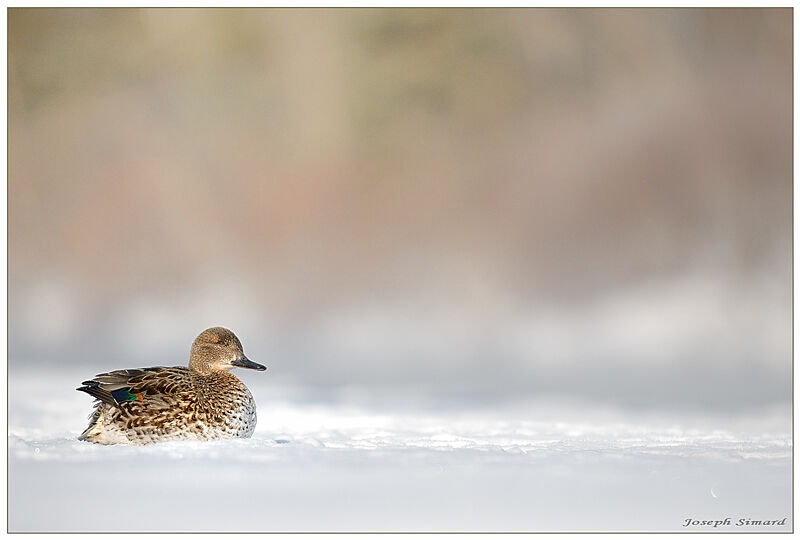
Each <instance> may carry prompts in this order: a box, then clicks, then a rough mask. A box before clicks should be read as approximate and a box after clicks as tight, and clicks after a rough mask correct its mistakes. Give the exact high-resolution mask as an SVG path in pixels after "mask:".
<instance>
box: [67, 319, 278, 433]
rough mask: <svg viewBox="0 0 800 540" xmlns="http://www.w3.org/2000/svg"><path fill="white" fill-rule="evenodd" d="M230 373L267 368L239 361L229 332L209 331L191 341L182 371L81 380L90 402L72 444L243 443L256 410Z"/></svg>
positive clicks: (238, 343) (161, 370)
mask: <svg viewBox="0 0 800 540" xmlns="http://www.w3.org/2000/svg"><path fill="white" fill-rule="evenodd" d="M233 368H244V369H252V370H256V371H264V370H266V369H267V368H266V366H263V365H261V364H257V363H256V362H253V361H251V360H250V359H249V358H247V356H245V354H244V349H243V347H242V342H241V341H239V338H237V337H236V335H235V334H234V333H233V332H232V331H230V330H228V329H227V328H223V327H220V326H216V327H213V328H208V329H207V330H204V331H203V332H202V333H201V334H200V335H198V336H197V338H196V339H195V340H194V343H193V344H192V349H191V354H190V357H189V366H188V367H184V366H176V367H149V368H136V369H119V370H116V371H109V372H108V373H101V374H99V375H97V376H96V377H95V378H93V379H91V380H88V381H83V382H82V383H81V384H82V385H83V386H81V387H79V388H77V390H78V391H80V392H86V393H87V394H89V395H90V396H92V397H94V398H95V402H94V410H93V412H92V413H91V414H90V416H89V426H88V427H87V428H86V429H85V430H84V431H83V433H81V435H80V436H79V437H78V439H79V440H81V441H88V442H92V443H98V444H105V445H113V444H129V445H145V444H151V443H157V442H162V441H175V440H187V439H188V440H211V439H233V438H248V437H251V436H252V435H253V432H254V431H255V428H256V420H257V418H256V403H255V400H254V399H253V395H252V394H251V393H250V390H248V388H247V386H245V384H244V383H243V382H242V381H241V380H240V379H239V378H238V377H236V375H233V374H232V373H230V371H231V369H233Z"/></svg>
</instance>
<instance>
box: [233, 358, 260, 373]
mask: <svg viewBox="0 0 800 540" xmlns="http://www.w3.org/2000/svg"><path fill="white" fill-rule="evenodd" d="M231 365H234V366H236V367H240V368H245V369H255V370H256V371H264V370H265V369H267V366H262V365H261V364H256V363H255V362H251V361H250V359H249V358H247V357H246V356H242V357H241V358H239V359H238V360H234V361H233V362H231Z"/></svg>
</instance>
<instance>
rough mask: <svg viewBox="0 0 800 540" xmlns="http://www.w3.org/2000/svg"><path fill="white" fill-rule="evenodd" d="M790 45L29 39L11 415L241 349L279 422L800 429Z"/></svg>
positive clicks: (19, 78) (235, 22)
mask: <svg viewBox="0 0 800 540" xmlns="http://www.w3.org/2000/svg"><path fill="white" fill-rule="evenodd" d="M792 47H793V43H792V10H791V9H708V10H701V9H385V10H381V9H354V10H348V9H336V10H334V9H297V10H290V9H259V10H240V9H230V10H229V9H18V8H12V9H9V11H8V51H9V57H8V61H9V64H8V66H9V67H8V75H9V86H8V92H9V102H8V108H9V116H8V119H9V126H8V129H9V137H8V141H9V147H8V157H9V161H8V163H9V165H8V175H9V176H8V204H9V208H8V231H9V375H10V383H11V386H12V387H13V383H14V379H15V375H16V374H19V373H22V372H31V371H36V370H39V371H41V372H42V373H47V372H48V371H49V372H60V373H64V372H65V371H66V372H69V374H70V377H71V378H72V379H74V381H75V383H76V384H77V383H79V382H80V381H81V380H83V379H85V378H87V377H88V376H91V375H93V374H95V373H97V372H100V371H105V370H109V369H116V368H123V367H137V366H146V365H157V364H167V365H175V364H185V362H186V361H187V359H188V351H189V346H190V344H191V341H192V340H193V339H194V337H195V336H196V335H197V334H198V333H199V332H200V331H202V330H203V329H204V328H206V327H209V326H213V325H224V326H227V327H229V328H231V329H233V330H234V331H235V332H236V333H237V334H238V335H239V337H240V338H241V340H242V342H243V343H244V346H245V350H246V352H247V353H248V356H250V358H252V359H253V360H255V361H257V362H261V363H265V364H267V365H268V366H269V368H270V370H269V371H268V372H267V374H266V375H265V376H255V375H252V374H244V375H243V377H246V381H247V383H248V385H250V386H251V388H253V390H254V394H255V395H256V396H259V395H261V396H264V395H269V396H271V397H276V396H283V397H286V398H287V399H292V400H299V401H302V400H313V401H317V402H323V403H324V402H331V403H332V402H366V403H372V404H375V405H376V406H395V405H404V404H413V405H420V404H422V405H423V406H431V407H433V406H437V407H438V406H441V407H462V406H483V405H490V404H492V403H499V402H506V401H514V400H520V401H524V400H527V399H531V398H534V397H541V396H552V397H559V398H567V399H577V400H583V401H586V402H589V403H597V404H611V405H616V406H621V407H628V408H632V409H636V410H639V409H659V410H689V411H693V410H696V411H708V410H714V411H723V412H726V413H731V414H744V413H745V412H747V411H753V410H756V409H759V408H764V407H767V408H768V407H782V408H785V410H786V412H787V414H788V411H789V410H790V409H789V407H790V404H791V389H792V386H791V362H792V349H791V346H792V328H791V315H792V311H791V310H792V297H791V292H792V290H791V285H792V282H791V279H792V274H791V263H792V259H791V256H792V252H791V249H792V248H791V223H792V198H791V195H792V96H793V94H792ZM73 374H74V375H73ZM50 392H52V389H50ZM65 392H72V393H74V392H73V389H72V388H71V387H70V388H68V389H65ZM75 394H77V393H75ZM70 397H71V398H73V396H70ZM80 397H81V396H77V395H76V396H74V399H80ZM87 409H88V402H87Z"/></svg>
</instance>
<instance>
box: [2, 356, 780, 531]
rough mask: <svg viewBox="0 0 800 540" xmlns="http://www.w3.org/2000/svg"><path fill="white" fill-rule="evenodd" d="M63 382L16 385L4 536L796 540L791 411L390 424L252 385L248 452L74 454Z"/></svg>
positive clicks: (518, 412) (72, 417)
mask: <svg viewBox="0 0 800 540" xmlns="http://www.w3.org/2000/svg"><path fill="white" fill-rule="evenodd" d="M72 378H74V376H73V375H70V374H68V373H66V372H60V371H57V370H55V371H51V372H50V373H49V374H43V373H42V372H40V371H33V370H30V371H29V372H26V371H24V370H14V371H12V373H11V374H10V378H9V381H10V394H9V468H8V473H9V476H8V482H9V503H8V504H9V518H8V519H9V525H8V527H9V530H10V531H12V532H23V531H35V532H47V531H102V532H122V531H141V532H145V531H272V532H275V531H279V532H290V531H307V532H314V531H427V532H436V531H686V530H694V531H704V530H716V531H719V530H726V531H743V530H746V531H748V532H751V531H755V530H769V531H783V532H786V531H789V530H791V529H792V514H791V489H792V482H791V455H792V445H791V434H790V420H789V418H788V417H787V414H788V412H789V411H788V410H787V409H788V407H786V408H778V409H775V410H763V411H755V412H754V413H753V414H751V415H750V416H747V417H744V416H733V417H722V416H712V415H706V416H704V417H703V418H698V416H697V415H696V414H693V415H686V414H683V415H682V414H678V413H674V412H672V413H658V414H655V413H641V412H633V411H630V410H614V409H608V408H604V407H600V406H598V405H597V404H586V403H584V404H580V403H565V402H561V401H558V400H556V399H550V398H548V399H544V400H539V401H535V402H534V401H530V402H526V403H513V404H507V405H502V406H500V405H498V406H492V407H490V406H483V407H478V406H472V407H469V406H462V407H459V408H458V409H452V408H451V409H448V408H444V407H439V408H427V407H418V408H409V407H395V408H392V407H386V406H377V405H375V406H368V405H365V404H363V403H360V404H359V405H357V406H356V405H352V404H348V403H344V402H317V403H313V402H307V401H302V400H293V399H290V398H287V397H286V395H281V396H280V397H278V398H276V397H274V396H270V395H269V394H265V393H264V392H260V390H261V389H262V387H261V386H257V387H253V390H254V395H255V397H256V401H257V402H258V414H259V423H258V427H257V429H256V433H255V435H254V437H253V438H252V439H247V440H235V441H209V442H196V441H186V442H170V443H162V444H158V445H151V446H146V447H126V446H108V447H107V446H100V445H93V444H90V443H85V442H79V441H77V440H76V437H77V435H78V434H79V433H80V432H81V431H82V429H83V428H84V427H85V424H86V416H87V415H88V413H89V411H90V409H91V406H90V403H91V401H90V400H89V399H88V397H87V396H84V395H82V394H80V393H78V392H74V391H72V388H74V387H75V386H74V385H73V384H72V383H73V382H75V381H73V380H72ZM247 380H248V384H250V379H247ZM53 388H64V389H65V391H64V392H52V389H53ZM66 389H68V390H69V392H70V393H68V392H67V391H66ZM72 394H74V395H72ZM287 395H288V394H287ZM784 413H786V414H784ZM726 517H730V518H731V523H732V524H731V525H729V526H720V527H717V528H711V527H709V526H690V527H683V524H684V523H685V520H686V519H689V518H691V519H701V520H705V519H708V520H720V519H725V518H726ZM741 518H744V519H755V520H773V519H783V518H787V519H786V524H785V525H782V526H765V527H747V526H744V527H737V526H736V525H735V523H736V522H737V520H738V519H741Z"/></svg>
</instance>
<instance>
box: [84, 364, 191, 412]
mask: <svg viewBox="0 0 800 540" xmlns="http://www.w3.org/2000/svg"><path fill="white" fill-rule="evenodd" d="M189 382H190V376H189V370H188V369H186V368H185V367H171V368H168V367H153V368H139V369H118V370H116V371H109V372H108V373H101V374H100V375H97V376H96V377H95V378H94V379H91V380H88V381H83V382H82V383H81V384H83V386H81V387H80V388H77V390H80V391H81V392H86V393H87V394H89V395H90V396H92V397H94V398H96V399H98V400H100V401H101V402H103V403H107V404H108V405H111V406H112V407H118V406H119V405H120V404H121V403H125V402H129V401H143V400H144V399H145V398H147V397H150V398H158V397H163V396H165V395H169V394H176V393H178V391H179V390H180V389H181V388H185V387H186V385H187V384H188V383H189Z"/></svg>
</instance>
